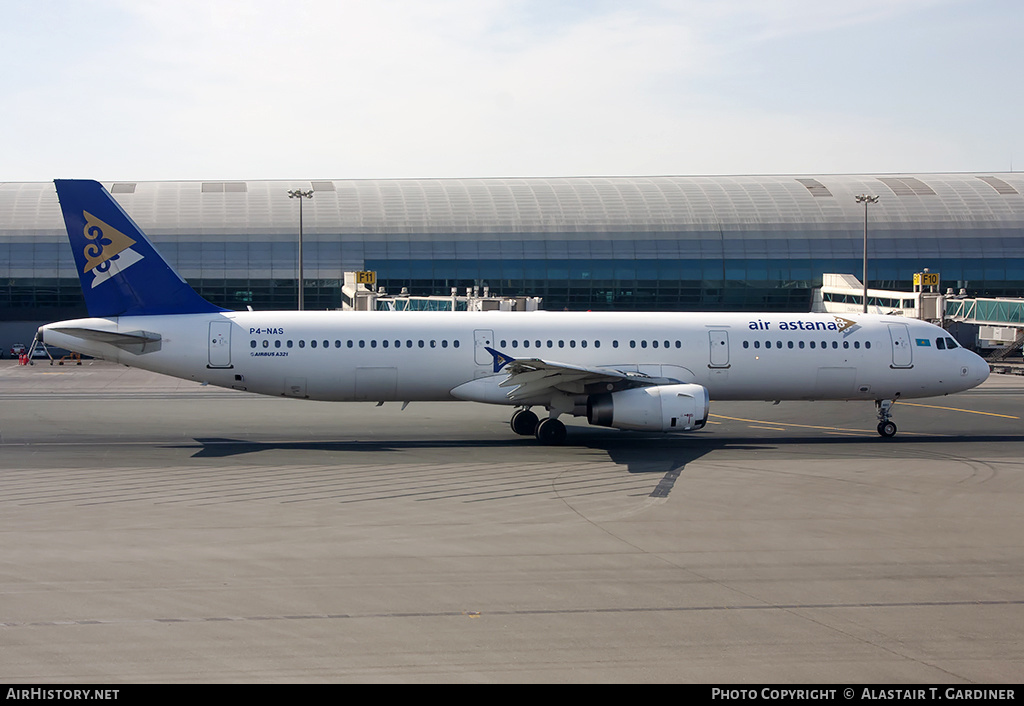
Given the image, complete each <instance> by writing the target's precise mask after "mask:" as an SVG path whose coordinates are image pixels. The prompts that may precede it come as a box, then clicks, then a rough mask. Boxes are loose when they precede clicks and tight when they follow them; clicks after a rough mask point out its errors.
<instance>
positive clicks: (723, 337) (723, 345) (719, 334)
mask: <svg viewBox="0 0 1024 706" xmlns="http://www.w3.org/2000/svg"><path fill="white" fill-rule="evenodd" d="M708 336H709V338H710V343H711V362H710V363H709V364H708V367H709V368H728V367H729V332H728V331H722V330H717V331H709V332H708Z"/></svg>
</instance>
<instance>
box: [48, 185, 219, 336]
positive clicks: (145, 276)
mask: <svg viewBox="0 0 1024 706" xmlns="http://www.w3.org/2000/svg"><path fill="white" fill-rule="evenodd" d="M53 183H54V185H55V186H56V187H57V198H58V199H60V208H61V211H63V212H64V225H65V227H66V228H67V231H68V240H70V241H71V250H72V252H74V254H75V264H76V265H77V267H78V276H79V278H80V279H81V281H82V293H83V294H84V295H85V305H86V307H87V308H88V309H89V315H90V316H141V315H146V314H201V313H210V312H216V311H226V309H221V308H220V307H217V306H214V305H213V304H211V303H210V302H208V301H206V300H205V299H203V298H202V297H201V296H199V295H198V294H197V293H196V291H195V290H194V289H192V287H190V286H189V285H188V283H186V282H185V280H183V279H182V278H181V276H180V275H178V273H177V272H175V271H174V269H173V268H171V266H170V265H168V264H167V261H166V260H164V259H163V257H161V256H160V253H158V252H157V251H156V248H154V247H153V244H152V243H151V242H149V239H148V238H147V237H146V236H145V234H144V233H143V232H142V231H141V230H140V229H139V227H138V226H137V225H135V222H134V221H133V220H132V219H131V218H130V217H129V216H128V214H127V213H125V212H124V209H122V208H121V206H120V205H119V204H118V203H117V202H116V201H115V200H114V198H113V197H112V196H111V195H110V192H108V191H107V190H106V189H104V188H103V186H102V185H101V184H99V183H98V182H95V181H90V180H77V179H74V180H73V179H56V180H54V182H53Z"/></svg>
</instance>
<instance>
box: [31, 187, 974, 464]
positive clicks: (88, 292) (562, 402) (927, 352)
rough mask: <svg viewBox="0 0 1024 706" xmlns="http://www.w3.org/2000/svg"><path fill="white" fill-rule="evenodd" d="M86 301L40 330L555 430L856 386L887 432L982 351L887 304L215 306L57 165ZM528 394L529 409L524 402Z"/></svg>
mask: <svg viewBox="0 0 1024 706" xmlns="http://www.w3.org/2000/svg"><path fill="white" fill-rule="evenodd" d="M55 184H56V187H57V194H58V197H59V199H60V205H61V209H62V211H63V214H64V222H65V224H66V226H67V232H68V238H69V240H70V241H71V249H72V250H73V251H74V257H75V262H76V264H77V267H78V272H79V276H80V277H81V281H82V290H83V292H84V293H85V300H86V305H87V307H88V311H89V318H85V319H76V320H72V321H61V322H58V323H53V324H49V325H46V326H43V327H42V328H40V329H39V336H38V337H39V339H40V340H42V341H44V342H45V343H46V344H53V345H55V346H58V347H61V348H66V349H69V350H72V351H76V352H79V353H84V354H88V355H91V356H95V357H98V358H103V359H106V360H111V361H116V362H118V363H122V364H125V365H129V366H133V367H138V368H143V369H146V370H151V371H154V372H157V373H163V374H165V375H172V376H175V377H178V378H183V379H186V380H195V381H197V382H204V383H209V384H211V385H220V386H222V387H226V388H234V389H238V390H246V391H248V392H255V393H260V394H264V395H278V396H285V397H298V398H305V399H312V400H345V401H355V400H363V401H372V402H384V401H389V400H394V401H399V402H405V403H408V402H414V401H438V400H469V401H473V402H485V403H490V404H503V405H508V406H509V407H512V408H514V410H515V411H514V412H513V414H512V420H511V426H512V430H513V431H514V432H516V433H517V434H523V435H534V436H536V438H537V439H538V440H539V441H540V442H542V443H544V444H559V443H563V442H564V441H565V438H566V428H565V425H564V424H563V423H562V421H561V420H560V419H559V417H561V416H563V415H568V416H573V417H585V418H586V419H587V421H588V422H589V423H590V424H594V425H599V426H604V427H613V428H616V429H628V430H637V431H658V432H687V431H692V430H696V429H701V428H702V427H704V425H705V424H706V423H707V420H708V410H709V406H710V403H711V400H770V401H776V400H864V401H873V402H874V403H875V405H876V408H877V415H878V433H879V434H880V435H882V436H883V437H891V436H893V435H894V434H895V433H896V425H895V424H894V423H893V421H892V418H891V407H892V403H893V402H894V401H895V400H897V399H906V398H918V397H932V396H937V395H945V394H949V393H952V392H959V391H961V390H967V389H969V388H972V387H974V386H976V385H978V384H980V383H981V382H982V381H984V380H985V379H986V377H988V373H989V368H988V365H987V364H986V363H985V361H984V360H982V359H981V358H980V357H979V356H977V355H975V354H974V353H972V352H970V351H968V350H966V349H964V348H962V347H960V346H958V345H957V344H956V342H955V341H954V340H953V339H952V338H951V337H950V336H949V334H948V333H947V332H946V331H944V330H943V329H941V328H939V327H937V326H934V325H931V324H928V323H925V322H920V321H915V320H907V319H904V318H902V317H896V316H868V315H857V316H850V318H844V317H839V316H834V315H830V314H783V313H646V314H645V313H635V312H628V313H596V312H585V313H574V312H537V313H529V314H523V313H509V312H459V313H452V312H408V313H403V312H326V311H230V310H226V309H221V308H220V307H217V306H214V305H213V304H211V303H209V302H207V301H206V300H205V299H203V298H202V297H200V296H199V295H198V294H197V293H196V292H195V290H193V289H192V288H191V287H190V286H189V285H188V284H187V283H186V282H185V281H184V280H183V279H182V278H181V277H180V276H179V275H178V274H177V273H176V272H175V271H174V270H173V269H172V268H171V267H170V265H168V263H167V262H166V261H165V260H164V259H163V258H162V257H161V256H160V254H159V253H158V252H157V251H156V250H155V249H154V247H153V245H152V243H150V241H149V240H148V239H147V238H146V236H145V235H144V234H143V233H142V231H141V230H140V229H139V227H138V226H137V225H136V224H135V223H134V222H133V221H132V219H131V218H130V217H129V216H128V214H127V213H125V211H124V210H123V209H122V208H121V207H120V205H119V204H118V203H117V202H116V201H115V200H114V199H113V198H112V197H111V196H110V194H109V193H108V192H107V190H106V189H105V188H103V186H101V185H100V184H99V183H97V182H95V181H79V180H57V181H56V182H55ZM534 410H538V411H542V413H541V414H540V415H538V414H537V412H535V411H534Z"/></svg>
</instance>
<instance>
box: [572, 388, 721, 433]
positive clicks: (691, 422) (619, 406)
mask: <svg viewBox="0 0 1024 706" xmlns="http://www.w3.org/2000/svg"><path fill="white" fill-rule="evenodd" d="M709 407H710V398H709V397H708V391H707V388H705V387H703V386H702V385H694V384H685V385H654V386H651V387H637V388H633V389H631V390H621V391H620V392H607V393H602V394H599V395H591V396H590V397H589V399H588V400H587V421H588V422H590V423H591V424H595V425H597V426H602V427H614V428H615V429H631V430H633V431H669V432H676V431H693V430H694V429H700V428H702V427H703V426H704V425H705V424H706V423H707V421H708V408H709Z"/></svg>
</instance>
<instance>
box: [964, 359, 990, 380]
mask: <svg viewBox="0 0 1024 706" xmlns="http://www.w3.org/2000/svg"><path fill="white" fill-rule="evenodd" d="M966 370H967V372H966V373H965V375H964V377H966V378H967V382H969V383H970V385H969V386H970V387H977V386H978V385H980V384H981V383H983V382H985V381H986V380H988V375H989V373H990V372H991V371H992V369H991V368H990V367H989V364H988V361H986V360H985V359H984V358H982V357H981V356H980V355H977V354H975V353H971V359H970V360H969V361H968V362H967V363H966Z"/></svg>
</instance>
